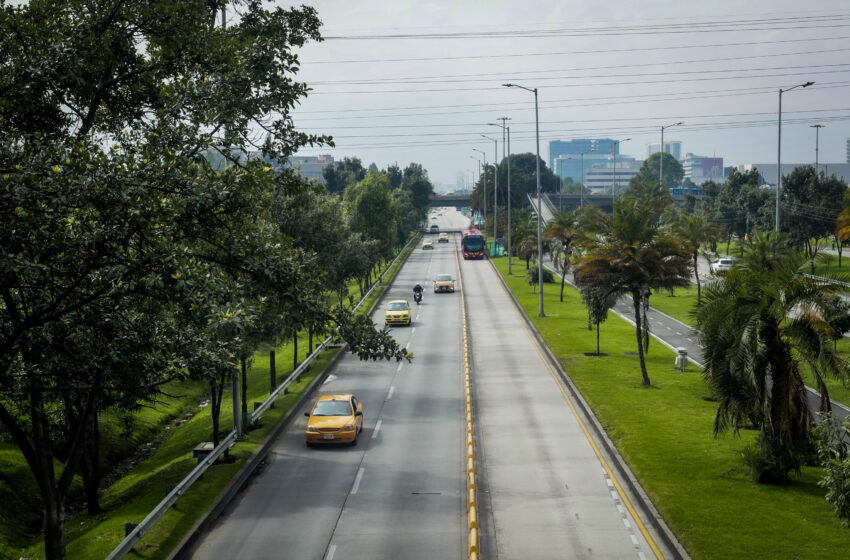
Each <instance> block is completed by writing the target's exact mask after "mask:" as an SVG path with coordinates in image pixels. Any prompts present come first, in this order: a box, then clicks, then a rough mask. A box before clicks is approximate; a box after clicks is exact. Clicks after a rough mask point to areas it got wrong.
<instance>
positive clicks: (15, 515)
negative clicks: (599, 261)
mask: <svg viewBox="0 0 850 560" xmlns="http://www.w3.org/2000/svg"><path fill="white" fill-rule="evenodd" d="M411 247H413V245H411ZM409 252H410V249H408V250H406V251H405V252H404V253H403V257H402V259H400V260H399V264H396V265H395V266H394V267H391V268H390V270H389V273H388V275H387V277H386V278H390V277H391V276H392V274H394V273H395V271H396V270H397V269H398V267H399V266H400V263H402V262H403V261H404V258H406V256H407V254H409ZM383 290H384V287H383V286H379V288H378V289H377V290H375V292H374V293H373V294H372V296H370V297H369V299H368V300H367V301H366V302H365V304H364V306H363V307H362V310H363V311H362V312H363V313H365V312H366V311H368V310H369V309H370V307H371V305H372V304H373V303H374V302H375V301H377V299H378V298H379V297H380V296H381V294H382V293H383ZM350 292H351V293H352V294H355V297H356V296H357V295H359V290H358V289H357V288H356V285H353V286H350ZM319 342H321V340H319V339H314V344H318V343H319ZM307 348H308V345H307V337H306V336H303V337H300V338H299V342H298V349H299V352H298V353H299V359H303V358H304V357H305V356H306V351H307ZM337 352H339V350H338V349H329V350H326V351H325V352H323V353H322V354H321V356H320V357H319V358H318V359H317V360H316V361H315V362H313V363H312V364H311V367H310V369H309V371H308V372H307V373H305V374H304V375H302V376H301V379H300V380H299V381H298V382H297V383H294V384H293V385H291V386H290V387H289V394H288V395H285V396H282V397H280V398H279V399H278V400H277V401H276V403H275V408H273V409H270V410H269V411H267V412H266V413H265V414H264V415H263V417H262V418H261V423H262V426H261V427H260V428H258V429H256V430H252V431H250V432H249V434H248V439H247V441H243V442H239V443H238V444H237V445H236V446H235V447H234V448H233V450H232V452H231V455H232V457H233V458H234V461H233V462H230V463H220V464H217V465H215V466H214V467H212V468H210V469H209V470H208V471H207V472H206V473H204V475H203V476H202V477H201V478H200V479H199V480H198V481H197V482H196V483H195V484H193V485H192V487H191V488H190V489H189V491H188V492H187V493H186V494H185V495H183V496H182V497H181V498H180V499H179V500H178V501H177V503H176V504H175V505H174V506H173V507H172V508H171V509H169V511H168V512H167V513H166V514H165V515H164V516H163V517H162V518H161V519H160V520H159V521H158V522H157V523H156V524H155V525H154V526H153V528H152V529H151V530H150V531H149V532H148V533H147V534H146V535H145V536H144V537H143V538H142V540H141V541H139V542H138V543H137V544H136V546H135V549H134V550H135V551H136V552H135V553H134V555H135V556H136V557H139V558H146V559H159V558H166V557H167V556H168V554H169V553H170V552H171V550H172V549H173V548H174V547H175V546H176V545H177V544H178V543H179V542H180V540H181V539H182V538H183V537H184V536H185V535H186V533H187V532H188V531H189V530H190V529H191V528H192V526H193V525H194V524H195V523H196V522H197V521H198V519H200V517H201V516H202V515H203V514H204V513H205V512H206V511H207V510H208V509H209V507H210V506H211V505H212V504H213V502H214V501H215V499H216V497H217V496H218V495H219V494H220V493H221V491H222V490H223V489H224V488H225V486H226V485H227V483H228V482H229V481H230V479H231V478H232V477H233V476H234V475H235V474H236V472H237V471H238V470H239V469H240V468H241V467H242V465H244V463H245V461H246V460H247V459H248V458H249V457H250V456H251V454H252V453H253V452H254V451H256V450H257V449H258V447H259V445H260V444H261V442H262V441H263V439H265V437H266V436H267V435H268V434H269V432H270V431H271V430H272V429H273V427H274V426H275V425H276V424H277V423H278V421H279V420H280V419H281V418H282V417H283V415H284V414H285V413H286V411H287V410H288V409H289V408H290V407H291V405H292V403H293V402H294V401H295V400H296V399H297V398H298V396H300V394H301V393H302V392H303V390H304V389H305V388H306V387H307V386H308V385H309V383H310V382H311V381H312V380H313V379H314V378H315V376H316V375H318V373H319V372H320V371H322V369H324V367H325V366H326V365H327V363H328V362H329V361H330V360H331V359H332V358H333V356H334V355H335V354H336V353H337ZM275 365H276V371H277V377H278V381H282V380H283V379H285V378H286V377H287V376H288V375H289V374H290V373H291V372H292V369H293V368H292V365H293V346H292V345H291V344H286V345H282V346H280V347H279V348H277V350H276V360H275ZM169 393H178V394H177V395H175V397H173V398H165V399H163V400H162V402H161V403H159V404H158V405H157V406H156V407H155V408H146V409H143V410H141V411H140V412H138V413H136V414H135V415H134V420H135V424H134V430H133V432H132V433H131V434H130V435H129V436H128V437H121V436H120V435H119V434H118V432H116V431H115V430H110V429H108V427H109V426H110V425H113V424H114V422H112V420H110V419H109V418H107V419H106V425H107V429H106V430H105V435H104V444H106V443H107V442H108V443H109V446H110V447H111V449H112V450H113V452H114V451H115V450H116V449H117V447H115V446H116V445H118V444H120V445H122V446H125V447H127V448H132V447H135V446H138V445H143V444H144V443H146V442H147V441H150V440H151V439H152V438H153V437H154V436H155V435H156V434H158V433H159V432H160V431H161V429H162V427H163V426H164V425H165V424H166V423H168V422H169V421H170V420H172V419H174V418H177V417H180V418H185V419H187V421H186V422H185V423H182V424H181V425H180V426H179V427H177V428H176V429H174V430H173V431H172V432H171V434H170V436H169V437H168V438H167V439H166V440H165V441H164V442H163V443H162V445H161V446H160V447H159V448H158V449H157V450H156V451H155V452H154V453H153V455H152V456H151V457H150V458H148V459H147V460H145V461H142V462H140V463H139V464H138V465H136V466H135V467H134V468H133V469H132V470H131V471H129V472H128V473H127V474H126V475H125V476H124V477H122V478H121V479H120V480H118V481H117V482H115V483H114V484H113V485H112V486H111V487H110V488H109V489H108V490H107V491H106V492H105V493H104V495H103V496H102V499H101V506H102V507H103V509H104V512H103V513H102V514H99V515H96V516H89V515H87V514H86V513H85V512H80V513H76V514H73V515H71V516H70V517H69V519H68V520H67V523H66V543H67V555H68V557H69V558H74V559H83V560H88V559H92V560H94V559H101V558H104V557H105V556H107V555H108V554H109V553H110V552H111V551H112V550H113V549H114V548H115V547H116V546H117V545H118V544H119V543H120V542H121V541H122V540H123V538H124V523H125V522H133V523H138V522H140V521H141V520H142V519H144V518H145V517H146V516H147V514H148V513H150V512H151V511H152V510H153V508H154V507H155V506H156V505H157V504H158V503H159V502H160V501H161V500H162V499H163V498H165V496H166V493H167V492H166V485H168V484H176V483H177V482H179V481H180V480H182V479H183V478H184V477H185V476H186V475H187V474H188V473H189V472H190V471H191V470H192V469H193V468H194V467H195V466H196V465H197V461H196V460H195V459H194V458H193V457H192V449H193V448H194V447H195V446H196V445H197V444H198V443H200V442H203V441H209V440H211V439H212V434H211V430H212V419H211V410H210V407H209V406H206V407H203V408H199V407H198V402H199V400H200V399H201V398H203V397H204V396H205V394H206V386H205V385H204V384H202V383H198V382H190V383H185V384H174V385H173V386H171V387H169ZM268 394H269V355H268V348H265V349H263V350H262V351H258V352H257V353H256V354H255V355H254V359H253V361H252V364H251V366H250V368H249V370H248V391H247V395H248V399H247V400H248V406H249V409H253V405H252V403H253V402H260V401H262V400H264V399H265V398H266V397H267V396H268ZM221 410H222V413H221V426H220V429H221V430H222V431H224V432H227V431H229V430H231V429H232V426H233V423H232V418H231V414H230V411H231V410H232V401H231V399H230V395H229V394H226V395H225V397H224V399H223V400H222V408H221ZM104 446H105V447H106V445H104ZM113 454H114V453H113ZM0 466H2V470H0V472H2V473H3V474H4V475H6V476H7V477H9V478H10V483H5V482H2V481H0V492H2V493H0V497H3V498H4V499H6V500H7V501H6V502H5V503H6V504H7V507H6V508H2V509H0V531H2V535H3V538H5V539H6V540H5V542H2V541H0V558H11V559H16V558H18V557H21V556H24V557H32V558H43V557H44V546H43V542H42V541H41V539H40V537H38V536H37V535H38V526H37V525H36V523H37V519H38V511H39V510H40V500H39V499H38V492H37V489H36V487H35V483H34V480H33V479H32V476H31V475H30V474H29V470H28V468H27V466H26V464H25V463H24V461H23V458H22V457H21V455H20V452H19V451H18V450H17V448H15V447H14V446H13V445H11V444H5V443H4V444H0ZM77 486H79V484H78V485H77ZM77 491H79V490H77ZM9 504H11V505H12V507H9ZM24 512H30V513H29V514H26V515H24ZM35 538H37V539H38V542H35V543H33V542H32V541H33V539H35Z"/></svg>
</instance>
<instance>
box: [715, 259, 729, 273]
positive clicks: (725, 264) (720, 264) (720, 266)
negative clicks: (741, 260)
mask: <svg viewBox="0 0 850 560" xmlns="http://www.w3.org/2000/svg"><path fill="white" fill-rule="evenodd" d="M732 262H733V261H732V259H731V258H720V259H717V260H716V261H714V262H713V263H711V271H712V272H713V273H715V274H719V273H721V272H726V271H728V270H731V269H732Z"/></svg>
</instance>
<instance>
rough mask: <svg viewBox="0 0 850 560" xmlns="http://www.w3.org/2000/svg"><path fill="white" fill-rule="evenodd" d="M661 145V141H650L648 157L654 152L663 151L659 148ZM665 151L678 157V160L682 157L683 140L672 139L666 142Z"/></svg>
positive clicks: (647, 151) (647, 147)
mask: <svg viewBox="0 0 850 560" xmlns="http://www.w3.org/2000/svg"><path fill="white" fill-rule="evenodd" d="M659 146H661V142H650V143H649V144H647V145H646V157H649V156H651V155H652V154H654V153H656V152H659V151H661V149H660V148H659ZM664 151H665V152H667V153H668V154H670V155H671V156H673V157H674V158H676V161H679V160H680V159H682V142H681V140H671V141H670V142H664Z"/></svg>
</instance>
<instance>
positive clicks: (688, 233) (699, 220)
mask: <svg viewBox="0 0 850 560" xmlns="http://www.w3.org/2000/svg"><path fill="white" fill-rule="evenodd" d="M673 235H675V236H676V237H677V238H678V239H679V240H680V241H681V242H682V243H683V244H684V245H685V247H686V248H687V249H688V251H689V252H690V254H691V258H692V259H693V262H694V278H695V279H696V281H697V305H700V304H701V303H702V286H701V284H700V281H699V270H698V268H697V262H698V259H699V248H700V246H701V245H704V244H706V243H710V242H711V241H713V240H716V239H717V238H718V237H719V236H720V228H719V227H718V226H717V224H715V223H713V222H710V221H709V217H708V216H706V215H705V214H703V213H702V212H696V213H694V214H693V215H691V216H688V215H687V214H681V215H679V216H678V217H677V219H676V221H675V222H673Z"/></svg>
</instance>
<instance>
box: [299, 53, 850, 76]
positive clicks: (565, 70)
mask: <svg viewBox="0 0 850 560" xmlns="http://www.w3.org/2000/svg"><path fill="white" fill-rule="evenodd" d="M847 51H850V48H841V49H826V50H821V51H803V52H798V53H787V54H782V53H779V54H764V55H753V56H739V57H728V58H705V59H696V60H678V61H668V62H649V63H645V64H642V65H641V66H666V65H672V64H699V63H703V62H724V61H729V60H744V59H750V58H765V57H777V56H783V57H784V56H794V55H802V54H819V53H825V52H847ZM848 65H850V64H846V63H844V64H820V65H816V66H811V65H804V66H774V67H766V68H765V67H759V68H724V69H719V70H709V69H701V70H677V71H675V72H640V73H630V74H589V75H584V76H575V77H573V78H572V79H585V78H613V77H617V78H619V77H634V76H670V75H681V74H704V73H712V72H714V73H717V72H754V71H759V72H760V71H766V70H791V69H797V68H828V67H835V66H848ZM611 68H634V64H614V65H611V66H598V65H597V66H584V67H577V68H558V69H554V70H551V69H547V70H526V71H519V72H515V71H503V72H495V73H494V72H487V73H481V74H469V73H464V74H448V75H442V76H415V77H414V76H411V77H406V78H395V77H394V78H371V79H368V80H367V79H359V80H357V79H354V80H326V81H313V82H310V84H311V85H336V84H340V85H355V84H356V85H370V84H386V85H391V84H397V85H400V84H428V83H464V82H485V81H486V82H489V81H491V80H494V79H497V78H498V79H501V78H503V77H504V76H506V75H509V76H516V75H522V74H553V73H565V72H581V71H584V70H599V69H611ZM454 78H461V79H454ZM526 79H534V80H562V79H564V76H538V77H534V78H526Z"/></svg>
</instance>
